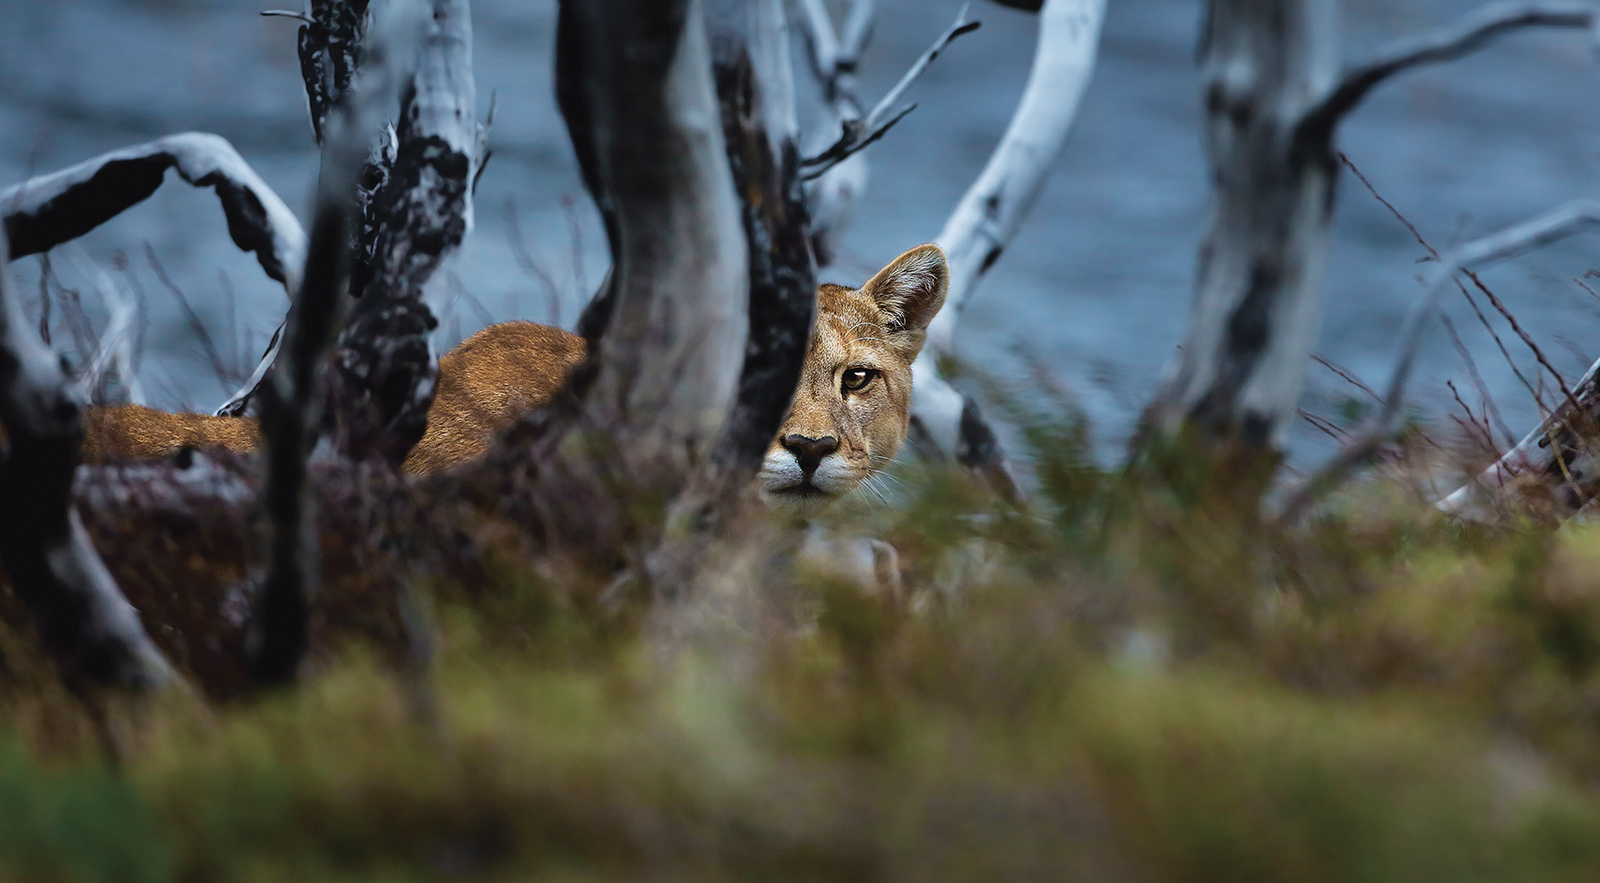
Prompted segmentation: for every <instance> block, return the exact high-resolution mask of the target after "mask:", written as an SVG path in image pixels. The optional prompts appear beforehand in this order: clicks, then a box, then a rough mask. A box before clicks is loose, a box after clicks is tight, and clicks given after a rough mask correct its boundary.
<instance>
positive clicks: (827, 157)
mask: <svg viewBox="0 0 1600 883" xmlns="http://www.w3.org/2000/svg"><path fill="white" fill-rule="evenodd" d="M970 5H971V4H963V5H962V7H961V11H960V12H957V13H956V21H955V24H953V25H951V26H950V27H949V29H947V30H946V31H945V32H944V33H943V34H941V35H940V36H939V39H937V40H935V41H934V43H933V45H932V46H930V47H929V48H928V51H926V52H924V53H922V55H921V57H919V58H918V59H917V60H916V62H915V63H913V64H912V65H911V68H910V70H907V71H906V73H905V76H902V77H901V78H900V81H899V82H898V83H895V84H894V88H892V89H890V90H889V92H888V94H886V95H884V96H883V98H882V99H881V100H880V101H879V102H878V103H877V104H876V105H874V106H873V108H872V110H870V111H868V112H867V114H866V115H865V116H863V117H861V118H860V119H854V120H848V119H847V120H845V121H844V131H843V132H841V133H840V135H839V140H838V141H835V142H834V143H833V144H832V146H830V147H829V148H828V149H827V150H824V151H823V152H822V153H819V154H817V155H816V156H813V157H809V158H807V159H803V160H801V161H800V165H801V166H802V167H805V168H808V169H812V171H811V172H810V173H809V174H807V175H806V180H811V179H813V178H816V177H819V176H820V175H822V174H823V173H824V172H826V171H827V170H828V169H831V168H833V167H834V166H836V165H838V164H839V163H841V162H843V161H844V160H846V159H848V158H849V157H850V156H851V155H852V154H856V153H859V152H861V151H862V150H864V149H866V147H867V146H868V145H870V144H872V143H873V142H874V141H877V140H878V139H879V138H882V137H883V136H884V134H885V133H887V132H888V131H889V130H890V129H892V128H894V125H895V123H898V122H900V120H902V119H904V118H905V116H906V114H908V113H910V112H911V111H913V110H915V109H916V105H915V104H911V105H907V106H906V107H904V108H901V109H899V110H896V109H895V105H896V104H898V103H899V102H900V97H901V96H902V95H904V94H905V92H906V90H907V89H910V88H911V84H912V83H914V82H916V81H917V78H918V77H921V76H922V74H923V73H924V72H925V71H927V69H928V66H929V65H930V64H932V63H933V61H934V59H936V58H938V57H939V54H940V53H941V52H943V51H944V49H945V47H946V46H949V45H950V44H951V43H952V42H954V41H955V39H956V38H957V37H960V36H961V35H962V34H970V33H972V32H973V31H975V30H977V29H978V28H979V27H980V26H981V22H976V21H967V10H968V8H969V7H970ZM832 51H833V52H834V53H835V58H837V52H838V49H837V48H836V47H835V48H834V49H833V50H832ZM818 55H819V57H820V55H821V53H818ZM818 166H820V167H821V168H820V170H819V169H816V168H815V167H818Z"/></svg>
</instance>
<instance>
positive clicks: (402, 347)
mask: <svg viewBox="0 0 1600 883" xmlns="http://www.w3.org/2000/svg"><path fill="white" fill-rule="evenodd" d="M429 5H430V7H431V13H432V14H431V15H430V16H429V17H428V20H427V22H426V24H425V25H424V32H423V34H422V42H421V46H420V48H419V50H418V54H417V59H416V69H415V72H414V73H412V74H411V77H410V79H409V81H408V82H407V84H406V85H405V87H404V89H403V92H402V98H401V107H400V123H399V126H398V130H397V142H396V149H395V153H394V157H393V161H392V163H390V164H389V167H388V169H387V172H386V175H385V177H384V180H383V182H382V184H381V185H380V186H379V187H378V188H377V189H376V190H375V191H373V192H372V193H371V194H370V195H369V196H368V197H367V199H366V201H365V205H364V207H363V216H364V225H363V227H364V229H363V231H362V235H361V237H360V247H359V257H358V260H357V262H356V265H355V268H354V275H353V277H352V279H351V289H350V290H351V294H352V295H354V296H355V297H357V298H358V299H359V302H358V303H357V304H356V306H355V307H354V310H353V312H352V315H351V317H350V321H349V323H348V324H347V325H346V327H345V328H344V330H343V331H342V332H340V335H339V340H338V343H337V345H336V348H335V356H334V365H335V368H336V370H335V382H334V389H333V392H332V402H331V406H330V413H331V414H332V415H333V416H334V418H335V420H336V423H337V426H338V428H337V430H336V432H335V435H334V437H335V438H336V439H337V440H338V444H339V446H340V449H341V450H342V451H343V452H344V453H345V454H346V455H347V456H350V457H352V458H354V459H357V460H364V459H369V458H376V459H379V460H382V461H384V462H387V463H390V464H391V465H393V466H395V467H398V466H399V465H400V464H401V463H402V462H404V461H405V458H406V455H407V454H408V453H410V451H411V448H412V447H413V446H414V445H415V444H416V443H417V441H418V440H419V439H421V438H422V434H423V432H424V430H426V429H427V416H428V408H429V406H430V405H431V404H432V403H433V393H434V383H435V380H436V378H437V363H438V360H437V358H436V357H435V355H434V353H433V351H432V347H431V343H430V332H432V331H433V329H434V328H436V327H437V326H438V321H437V320H436V319H435V318H434V316H433V314H432V312H431V311H430V310H429V309H428V307H427V305H426V304H424V303H423V300H422V297H423V286H424V284H425V283H426V282H427V281H428V279H429V278H431V277H432V275H433V273H434V272H435V271H436V270H437V269H438V267H439V265H440V264H441V263H442V262H443V261H444V259H445V258H446V257H447V256H448V255H449V254H450V253H451V252H453V251H454V250H455V249H456V248H457V247H458V246H460V244H461V241H462V239H463V238H464V237H465V236H466V233H467V231H468V230H469V229H471V227H472V220H473V218H472V210H473V206H472V183H473V181H474V180H475V178H476V172H477V169H478V168H479V166H480V164H481V161H482V158H483V156H484V153H483V144H482V138H481V135H480V133H481V131H482V127H480V126H479V125H478V123H477V122H476V118H475V111H476V107H477V89H476V86H475V84H474V82H473V77H472V18H471V4H470V3H469V2H468V0H431V2H430V4H429Z"/></svg>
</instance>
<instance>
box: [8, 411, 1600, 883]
mask: <svg viewBox="0 0 1600 883" xmlns="http://www.w3.org/2000/svg"><path fill="white" fill-rule="evenodd" d="M1028 441H1029V444H1030V445H1031V447H1032V455H1033V457H1034V462H1035V465H1036V468H1037V474H1038V478H1039V485H1040V490H1039V493H1038V498H1037V499H1036V500H1035V506H1034V510H1033V511H1032V512H1030V513H1027V514H1019V513H1014V512H1007V511H1002V510H996V509H995V508H994V507H993V505H992V504H991V503H990V502H988V501H987V500H986V498H985V497H984V496H983V495H981V494H980V493H978V492H977V491H976V490H975V489H973V488H972V487H970V486H969V485H967V484H966V483H965V481H964V480H963V479H962V478H961V477H960V476H956V475H951V474H947V473H942V472H938V471H933V472H924V473H914V474H907V475H904V476H902V477H901V480H902V481H903V482H904V484H905V488H904V496H905V497H906V498H907V500H908V503H907V505H906V506H905V507H904V508H900V509H894V510H890V509H883V508H879V509H875V510H864V511H861V512H855V513H840V515H839V518H840V520H841V522H842V524H841V525H840V526H839V527H838V528H837V529H838V530H839V531H841V532H846V533H848V532H850V531H860V532H863V533H872V534H876V535H882V536H884V537H885V538H887V539H889V540H890V541H892V542H893V544H894V545H895V546H896V547H897V548H898V550H899V552H900V556H901V562H902V565H903V567H904V571H905V574H906V577H907V592H906V594H905V595H904V596H903V597H901V598H885V597H879V596H874V595H871V594H869V593H865V592H863V591H861V590H860V589H858V588H856V587H854V586H853V585H852V584H851V583H849V582H848V581H844V580H840V579H836V578H833V577H831V576H830V575H829V574H828V573H826V572H822V571H817V570H814V569H807V567H805V566H800V565H790V564H787V563H785V562H787V561H788V560H789V558H788V557H786V556H783V555H780V556H778V557H779V561H778V564H777V566H776V567H775V568H774V569H772V570H771V572H763V574H762V576H761V577H760V578H759V579H758V580H756V582H757V583H759V584H737V585H725V586H718V587H708V588H707V592H706V594H707V597H706V598H704V599H701V600H699V601H697V602H695V603H681V604H679V605H676V606H670V605H667V606H663V605H657V606H655V607H651V606H650V605H647V604H645V603H644V602H643V601H642V600H639V599H633V600H628V599H627V598H623V599H621V600H620V601H619V600H616V598H613V599H612V601H611V602H610V603H606V604H597V603H594V599H595V598H597V597H601V596H603V595H604V592H605V586H603V585H602V584H600V583H599V582H597V583H596V584H595V585H593V586H576V585H569V584H566V583H564V582H561V581H560V580H554V579H552V578H551V577H550V575H549V571H547V570H542V569H541V568H539V567H537V566H527V565H523V564H516V565H512V564H504V563H502V564H498V565H494V566H490V567H488V568H487V569H486V572H488V573H490V574H492V575H491V576H490V577H489V578H488V579H486V580H485V581H484V583H483V584H481V585H472V586H463V585H450V584H432V585H420V586H417V587H415V588H416V591H417V594H418V597H419V599H420V601H421V603H420V606H422V607H425V608H426V611H427V616H428V617H429V619H430V621H431V622H432V631H433V633H434V634H435V636H436V646H435V647H434V656H433V663H432V666H431V668H430V670H428V671H427V672H426V673H418V672H416V671H409V672H408V671H407V670H405V669H404V667H403V666H401V667H396V666H395V665H394V664H392V663H391V662H389V661H386V660H390V659H391V658H392V656H393V654H391V653H388V652H387V651H386V649H385V648H382V647H378V646H373V645H372V644H371V643H370V642H366V641H364V640H362V639H360V638H359V637H355V638H351V639H350V640H348V641H347V642H345V643H343V644H340V645H339V646H337V647H336V648H333V649H328V650H326V651H325V652H324V653H323V655H322V657H321V659H320V661H319V662H318V664H317V666H316V668H315V670H314V671H313V672H312V673H311V675H310V676H309V677H308V678H307V679H306V680H305V682H304V683H303V685H301V686H300V687H297V688H295V689H293V690H289V691H282V692H278V693H274V694H271V695H267V696H265V697H256V698H251V699H243V700H234V701H227V702H206V701H201V700H199V699H196V698H193V697H169V698H166V699H163V700H160V701H159V702H157V703H155V704H153V705H152V704H134V703H132V702H130V701H129V700H117V701H115V702H113V703H111V704H110V705H103V704H101V703H99V702H93V703H89V704H88V705H86V704H85V703H84V702H81V701H79V699H77V698H75V697H74V696H73V695H71V694H70V693H69V692H68V691H66V690H65V689H63V688H62V687H60V686H59V685H58V680H57V679H56V678H55V676H54V673H53V672H52V671H51V670H50V669H49V668H48V666H45V665H43V664H41V663H39V662H37V660H38V659H39V658H40V656H39V653H38V651H37V649H36V648H35V646H34V645H33V643H32V641H33V639H32V638H31V636H30V635H28V634H27V632H26V630H23V629H17V628H14V627H12V628H7V629H6V630H4V631H0V652H3V659H4V666H5V667H4V670H3V672H0V713H3V715H4V720H5V724H4V730H3V732H0V878H3V879H6V880H29V881H31V880H64V881H90V880H117V881H130V883H142V881H151V883H154V881H166V880H185V881H187V880H195V881H198V880H223V879H239V880H345V879H349V880H355V879H362V880H368V879H384V880H406V879H439V878H446V877H465V878H476V879H505V880H512V879H516V880H525V879H548V880H563V881H565V880H571V881H578V880H654V879H662V880H666V879H672V880H715V879H761V880H877V879H883V880H888V879H898V880H908V881H918V880H983V881H999V880H1008V881H1009V880H1096V881H1120V880H1128V881H1158V880H1159V881H1255V880H1261V881H1267V880H1274V881H1344V880H1350V881H1387V880H1395V881H1400V880H1406V881H1415V880H1450V881H1455V883H1461V881H1473V880H1494V881H1524V880H1526V881H1534V880H1592V879H1600V800H1597V797H1600V790H1597V789H1600V527H1597V526H1590V525H1584V524H1581V523H1578V524H1570V525H1567V526H1566V527H1563V528H1561V529H1559V530H1557V529H1553V528H1552V527H1551V526H1549V525H1546V524H1539V523H1535V522H1534V521H1532V520H1527V521H1515V520H1510V521H1508V522H1507V523H1506V524H1504V525H1500V526H1497V527H1496V528H1494V529H1492V530H1491V529H1486V528H1477V527H1472V528H1468V527H1463V526H1460V525H1452V524H1449V523H1447V522H1445V521H1443V520H1441V519H1440V518H1438V517H1436V516H1435V515H1434V514H1433V513H1432V511H1431V510H1430V509H1429V508H1428V506H1427V504H1426V500H1425V499H1424V498H1423V495H1421V494H1419V493H1417V492H1416V491H1414V490H1413V489H1412V488H1411V487H1410V485H1409V484H1408V482H1407V481H1406V480H1405V478H1404V474H1405V473H1404V470H1394V469H1389V470H1385V471H1382V472H1381V473H1380V474H1379V476H1378V477H1376V478H1373V479H1369V480H1367V481H1365V482H1364V483H1362V484H1360V485H1358V486H1355V487H1353V488H1351V489H1349V490H1347V492H1346V493H1344V494H1343V495H1342V496H1340V497H1339V498H1338V499H1337V500H1335V501H1334V503H1333V505H1332V506H1331V507H1330V509H1329V510H1328V511H1326V512H1324V513H1322V514H1321V515H1320V516H1319V517H1318V519H1317V520H1315V521H1313V522H1311V523H1309V524H1306V525H1301V526H1298V527H1293V528H1282V527H1275V526H1272V525H1269V524H1261V523H1249V522H1246V521H1242V520H1241V519H1240V518H1238V517H1236V511H1235V510H1233V509H1232V508H1230V501H1229V495H1228V493H1227V492H1226V484H1227V483H1226V482H1221V483H1219V482H1215V481H1208V480H1206V479H1205V478H1204V477H1201V478H1198V479H1195V480H1194V481H1192V482H1190V481H1188V478H1194V477H1193V476H1190V477H1188V478H1185V477H1184V476H1181V475H1176V476H1175V475H1174V473H1173V472H1172V471H1171V470H1168V471H1167V472H1165V473H1163V474H1164V476H1165V477H1164V478H1163V480H1162V481H1159V482H1158V481H1154V480H1152V479H1151V477H1150V471H1149V470H1141V471H1139V472H1133V473H1106V472H1102V471H1100V470H1098V469H1096V468H1095V467H1093V466H1091V465H1089V463H1090V461H1089V459H1088V456H1087V453H1086V451H1087V447H1086V443H1085V441H1084V434H1083V430H1082V427H1081V425H1080V424H1079V423H1077V422H1076V421H1071V420H1068V421H1056V422H1052V421H1051V420H1050V419H1048V417H1047V416H1037V415H1036V416H1035V417H1034V418H1032V427H1031V428H1030V429H1029V430H1028ZM1174 488H1177V489H1176V490H1174ZM541 574H543V575H541ZM435 582H439V581H435ZM613 588H614V587H613ZM752 611H754V612H752ZM775 611H776V612H775ZM147 613H148V611H147ZM780 614H781V615H780ZM775 623H776V624H775ZM152 630H153V631H157V632H159V631H160V625H159V624H156V625H155V626H154V627H153V629H152ZM89 707H92V708H95V709H97V711H95V712H93V713H90V712H87V711H86V708H89Z"/></svg>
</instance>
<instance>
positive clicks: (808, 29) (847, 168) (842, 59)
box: [800, 0, 877, 267]
mask: <svg viewBox="0 0 1600 883" xmlns="http://www.w3.org/2000/svg"><path fill="white" fill-rule="evenodd" d="M800 8H801V11H802V12H803V13H804V22H805V31H804V33H805V36H806V42H807V45H808V46H809V47H810V50H811V51H810V59H811V72H812V74H813V75H814V76H815V77H816V79H817V84H818V86H819V87H820V89H821V92H822V99H823V101H822V108H821V111H820V113H819V114H818V118H817V122H816V124H815V129H814V131H813V133H812V134H810V135H808V136H807V138H806V141H807V142H810V143H812V144H815V149H816V151H817V152H819V153H820V152H821V151H822V150H824V149H826V147H825V145H827V144H832V143H834V142H836V141H837V140H838V139H839V138H840V137H842V136H843V134H844V131H845V128H846V125H847V123H848V122H849V121H851V120H857V119H860V118H861V116H862V114H863V113H864V112H865V110H864V108H863V107H862V103H861V96H860V82H859V81H858V79H857V78H856V71H857V70H859V69H860V67H861V55H862V53H863V52H864V51H865V50H866V47H867V42H868V40H870V39H871V37H872V24H873V16H874V13H875V11H876V8H877V4H876V3H875V2H874V0H850V4H849V7H848V12H847V13H846V16H845V21H844V26H843V27H842V28H835V27H834V24H833V19H832V17H831V16H830V15H829V14H828V7H827V4H826V3H825V2H824V0H800ZM819 141H820V142H821V143H817V142H819ZM868 177H869V169H868V166H867V154H866V153H865V152H861V151H857V152H856V153H853V154H851V155H850V156H848V157H846V158H845V159H844V160H843V161H841V162H839V163H836V164H834V166H833V167H832V168H830V169H828V170H827V171H826V172H825V173H824V174H822V175H819V176H814V177H812V178H809V179H807V180H806V181H805V182H804V187H805V194H806V203H807V206H808V207H809V209H810V214H811V250H812V253H813V254H814V255H816V261H817V264H818V266H823V267H825V266H827V265H828V264H830V263H832V262H833V241H834V239H835V238H836V237H837V236H838V235H839V234H840V233H841V232H843V230H844V228H845V226H846V225H848V224H849V223H850V217H851V215H852V214H853V213H854V209H855V204H856V200H858V199H860V198H861V196H862V194H864V193H866V190H867V180H868Z"/></svg>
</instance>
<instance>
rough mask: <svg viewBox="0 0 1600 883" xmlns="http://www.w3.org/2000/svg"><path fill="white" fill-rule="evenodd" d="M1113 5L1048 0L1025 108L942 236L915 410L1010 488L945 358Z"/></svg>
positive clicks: (1080, 87)
mask: <svg viewBox="0 0 1600 883" xmlns="http://www.w3.org/2000/svg"><path fill="white" fill-rule="evenodd" d="M1105 8H1106V3H1105V0H1049V2H1047V3H1046V4H1045V6H1044V9H1043V11H1042V13H1041V14H1040V18H1039V39H1038V48H1037V49H1036V50H1035V53H1034V60H1033V70H1032V72H1031V73H1030V74H1029V76H1028V84H1027V87H1026V88H1025V89H1024V91H1023V94H1022V99H1021V101H1020V102H1019V103H1018V104H1017V110H1016V113H1015V114H1013V116H1012V118H1011V123H1010V125H1008V126H1007V127H1006V132H1005V135H1004V136H1002V137H1001V139H1000V143H999V144H998V145H996V147H995V150H994V153H993V154H991V155H990V157H989V162H988V163H987V164H986V165H985V166H984V169H983V172H982V173H981V174H979V176H978V178H977V180H976V181H974V182H973V183H972V186H971V187H969V188H968V189H967V192H966V194H965V195H964V196H963V197H962V198H961V202H960V203H958V204H957V206H956V209H955V211H954V212H952V213H951V215H950V218H949V220H947V221H946V222H945V225H944V229H943V230H942V231H941V232H940V233H939V238H938V240H937V242H938V244H939V246H940V247H941V248H943V249H944V251H945V254H946V255H947V256H948V258H949V261H950V292H949V294H948V296H947V297H946V299H945V305H944V308H943V309H942V310H940V311H939V315H938V316H936V317H935V318H934V320H933V324H932V325H931V326H929V328H928V343H927V345H926V346H925V347H924V349H923V351H922V354H921V355H920V356H918V357H917V363H916V366H915V368H916V382H915V383H914V384H913V385H912V402H913V404H912V413H913V415H914V416H915V418H916V419H917V420H918V421H919V422H920V424H921V427H922V429H923V430H924V432H925V436H926V438H927V439H928V440H931V441H932V442H933V443H934V444H935V445H936V446H937V448H938V452H939V453H940V454H942V455H943V456H945V457H947V458H955V459H958V460H960V461H961V462H963V463H966V464H967V465H969V466H971V467H972V468H974V469H978V470H979V471H981V472H983V473H985V474H986V475H987V476H988V477H989V479H990V481H991V483H993V484H996V485H997V486H998V487H1000V489H1001V490H1002V491H1003V492H1005V493H1006V494H1007V495H1009V496H1017V495H1019V494H1020V491H1019V490H1018V489H1017V487H1016V484H1015V481H1014V480H1013V479H1011V478H1010V467H1009V466H1008V465H1007V464H1006V462H1005V455H1004V453H1003V452H1002V451H1001V449H1000V447H999V444H998V442H996V441H994V438H995V436H994V432H993V430H992V429H990V428H989V426H988V424H987V423H986V422H985V421H984V420H983V418H982V416H981V415H980V414H979V413H978V410H977V406H976V404H975V403H973V402H972V401H971V400H970V399H968V398H965V397H963V396H962V395H961V394H959V393H957V392H956V391H955V390H954V389H953V388H951V387H950V385H949V384H948V383H947V382H946V381H945V380H944V378H943V377H941V376H940V374H939V370H938V359H939V358H940V357H941V356H944V355H948V354H950V353H951V352H952V351H953V349H954V344H955V330H956V322H957V320H959V319H960V317H961V311H962V309H963V308H964V307H965V306H966V303H967V301H968V299H969V298H971V296H972V292H973V291H974V290H975V289H976V288H977V285H978V282H979V281H980V280H981V279H982V278H983V275H984V274H985V273H987V272H988V270H989V268H990V267H992V266H994V264H995V262H996V261H998V260H999V259H1000V255H1001V254H1002V253H1003V252H1004V250H1005V247H1006V246H1007V245H1008V244H1009V243H1010V242H1011V239H1012V238H1013V237H1014V236H1015V235H1016V233H1017V230H1018V229H1020V228H1021V226H1022V222H1023V221H1024V220H1025V219H1026V218H1027V217H1028V215H1029V214H1030V213H1031V212H1032V211H1033V206H1034V203H1035V202H1036V201H1037V200H1038V197H1039V193H1040V192H1041V191H1042V190H1043V189H1044V182H1045V179H1046V178H1047V177H1048V176H1049V174H1050V170H1051V169H1052V168H1053V167H1054V166H1055V162H1056V158H1057V157H1059V156H1060V155H1061V151H1062V150H1063V149H1064V148H1065V147H1066V144H1067V140H1068V138H1069V137H1070V136H1071V134H1072V129H1073V125H1074V123H1075V122H1076V121H1077V116H1078V108H1079V107H1080V105H1081V103H1082V100H1083V95H1084V93H1085V92H1086V91H1087V89H1088V87H1089V82H1090V79H1091V77H1092V75H1093V73H1094V66H1095V58H1096V55H1097V53H1098V49H1099V43H1100V27H1101V23H1102V22H1103V21H1104V19H1105Z"/></svg>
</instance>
